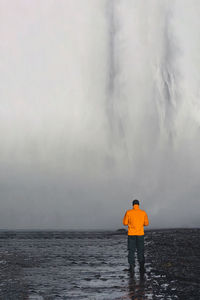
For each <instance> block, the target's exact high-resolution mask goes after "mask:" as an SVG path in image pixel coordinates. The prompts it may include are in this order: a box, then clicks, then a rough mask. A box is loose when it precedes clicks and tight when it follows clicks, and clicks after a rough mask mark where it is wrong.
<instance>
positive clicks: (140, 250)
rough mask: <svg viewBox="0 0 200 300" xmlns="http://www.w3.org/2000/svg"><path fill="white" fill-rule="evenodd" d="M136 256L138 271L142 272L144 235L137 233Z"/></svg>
mask: <svg viewBox="0 0 200 300" xmlns="http://www.w3.org/2000/svg"><path fill="white" fill-rule="evenodd" d="M136 246H137V257H138V261H139V264H140V271H142V272H144V263H145V258H144V235H138V236H137V242H136Z"/></svg>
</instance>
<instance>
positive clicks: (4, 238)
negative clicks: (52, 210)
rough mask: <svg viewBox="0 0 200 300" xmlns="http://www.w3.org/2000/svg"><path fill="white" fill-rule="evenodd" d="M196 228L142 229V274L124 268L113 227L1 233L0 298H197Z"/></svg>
mask: <svg viewBox="0 0 200 300" xmlns="http://www.w3.org/2000/svg"><path fill="white" fill-rule="evenodd" d="M199 238H200V229H169V230H150V231H146V233H145V256H146V273H145V275H144V277H143V278H142V277H141V276H140V274H139V268H138V265H136V272H135V275H134V277H133V278H132V277H131V276H130V274H129V272H128V263H127V236H126V234H124V233H121V232H117V231H115V232H114V231H113V232H111V231H104V232H66V231H38V232H36V231H29V232H28V231H27V232H19V231H9V232H8V231H6V232H0V299H2V300H4V299H5V300H9V299H11V300H15V299H16V300H17V299H30V300H43V299H44V300H54V299H56V300H57V299H116V300H117V299H135V300H136V299H137V300H139V299H140V300H141V299H153V300H154V299H187V300H193V299H194V300H197V299H198V300H199V299H200V254H199V253H200V251H199V249H200V239H199Z"/></svg>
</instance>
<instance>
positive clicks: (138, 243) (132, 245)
mask: <svg viewBox="0 0 200 300" xmlns="http://www.w3.org/2000/svg"><path fill="white" fill-rule="evenodd" d="M136 249H137V257H138V261H139V263H140V264H144V262H145V259H144V235H128V262H129V264H130V265H135V250H136Z"/></svg>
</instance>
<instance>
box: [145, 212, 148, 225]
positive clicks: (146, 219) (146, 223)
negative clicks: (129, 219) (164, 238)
mask: <svg viewBox="0 0 200 300" xmlns="http://www.w3.org/2000/svg"><path fill="white" fill-rule="evenodd" d="M148 225H149V220H148V216H147V214H146V213H145V215H144V226H148Z"/></svg>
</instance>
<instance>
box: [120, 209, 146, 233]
mask: <svg viewBox="0 0 200 300" xmlns="http://www.w3.org/2000/svg"><path fill="white" fill-rule="evenodd" d="M123 224H124V225H128V235H144V227H143V226H148V225H149V220H148V217H147V214H146V212H145V211H144V210H141V209H140V208H139V205H138V204H135V205H134V206H133V209H129V210H127V212H126V213H125V216H124V219H123Z"/></svg>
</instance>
